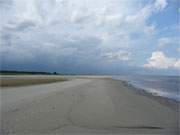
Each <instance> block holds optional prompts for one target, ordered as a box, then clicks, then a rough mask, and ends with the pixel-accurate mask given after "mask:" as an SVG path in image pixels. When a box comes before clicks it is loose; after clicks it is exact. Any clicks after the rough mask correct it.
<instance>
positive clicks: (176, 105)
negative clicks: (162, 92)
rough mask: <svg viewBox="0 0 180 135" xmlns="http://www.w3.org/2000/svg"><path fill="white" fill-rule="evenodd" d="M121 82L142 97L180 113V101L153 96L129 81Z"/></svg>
mask: <svg viewBox="0 0 180 135" xmlns="http://www.w3.org/2000/svg"><path fill="white" fill-rule="evenodd" d="M113 80H117V79H113ZM119 81H120V82H122V84H123V85H124V86H125V87H128V88H129V89H131V90H133V91H136V92H137V93H138V94H140V95H143V96H147V97H149V98H152V99H154V100H156V101H158V102H159V103H160V104H162V105H166V106H168V107H169V108H171V109H174V110H176V111H179V109H180V101H177V100H174V99H171V98H167V97H163V96H158V95H153V93H150V92H148V91H147V90H145V89H142V88H138V87H136V86H134V85H133V84H130V83H129V82H128V81H124V80H119Z"/></svg>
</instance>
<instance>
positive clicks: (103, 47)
mask: <svg viewBox="0 0 180 135" xmlns="http://www.w3.org/2000/svg"><path fill="white" fill-rule="evenodd" d="M167 5H168V3H167V1H166V0H156V1H154V0H153V1H151V2H144V0H1V2H0V8H1V9H2V10H1V11H2V14H0V17H1V22H0V25H1V28H0V40H1V41H0V44H1V46H3V47H1V48H2V49H1V50H0V56H2V57H3V60H4V61H5V62H8V61H10V62H12V61H14V62H17V63H18V62H19V63H22V65H23V64H24V62H26V61H27V63H29V61H31V62H32V63H34V61H35V62H36V61H39V62H40V63H41V62H44V61H49V63H51V61H53V62H52V65H53V64H54V63H57V64H59V65H58V66H59V67H61V66H63V64H64V63H66V62H69V63H71V65H73V64H74V65H75V64H77V63H80V64H84V63H88V61H94V63H95V62H96V63H100V62H101V61H106V60H111V61H115V62H117V61H118V64H119V63H121V61H122V62H128V61H129V60H131V57H132V54H131V53H134V52H131V53H129V52H128V51H129V50H128V49H132V48H133V47H134V48H135V46H138V45H139V44H140V43H141V44H143V41H144V40H145V41H146V42H147V40H146V39H147V38H148V37H149V36H152V35H153V34H154V33H156V26H155V25H153V24H152V23H153V22H152V23H151V22H150V21H149V18H150V17H151V16H152V15H153V14H156V13H157V12H162V11H163V9H165V7H166V6H167ZM141 36H143V38H142V37H141ZM139 37H140V38H139ZM136 40H138V41H139V42H138V43H137V42H136ZM142 40H143V41H142ZM120 50H121V51H120ZM132 50H133V49H132ZM135 53H136V52H135ZM20 56H22V57H20ZM115 64H117V63H115ZM49 65H51V64H49ZM177 65H178V64H176V67H177Z"/></svg>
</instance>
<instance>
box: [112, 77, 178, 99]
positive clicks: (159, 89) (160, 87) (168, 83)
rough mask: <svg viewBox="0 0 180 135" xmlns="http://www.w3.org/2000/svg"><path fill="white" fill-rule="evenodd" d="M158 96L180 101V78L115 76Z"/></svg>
mask: <svg viewBox="0 0 180 135" xmlns="http://www.w3.org/2000/svg"><path fill="white" fill-rule="evenodd" d="M113 78H114V79H118V80H123V81H127V82H128V83H130V84H131V85H133V86H135V87H137V88H141V89H144V90H145V91H147V92H149V93H152V94H153V95H156V96H162V97H166V98H170V99H174V100H177V101H180V76H113Z"/></svg>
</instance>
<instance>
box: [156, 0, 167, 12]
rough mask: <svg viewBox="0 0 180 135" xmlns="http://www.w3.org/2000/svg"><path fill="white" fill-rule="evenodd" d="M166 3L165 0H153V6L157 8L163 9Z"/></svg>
mask: <svg viewBox="0 0 180 135" xmlns="http://www.w3.org/2000/svg"><path fill="white" fill-rule="evenodd" d="M167 5H168V3H167V0H156V2H155V7H156V9H157V10H163V9H164V8H165V7H166V6H167Z"/></svg>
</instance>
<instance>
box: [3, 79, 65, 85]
mask: <svg viewBox="0 0 180 135" xmlns="http://www.w3.org/2000/svg"><path fill="white" fill-rule="evenodd" d="M61 81H67V79H66V78H22V79H11V80H4V79H1V80H0V87H13V86H27V85H37V84H45V83H55V82H61Z"/></svg>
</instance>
